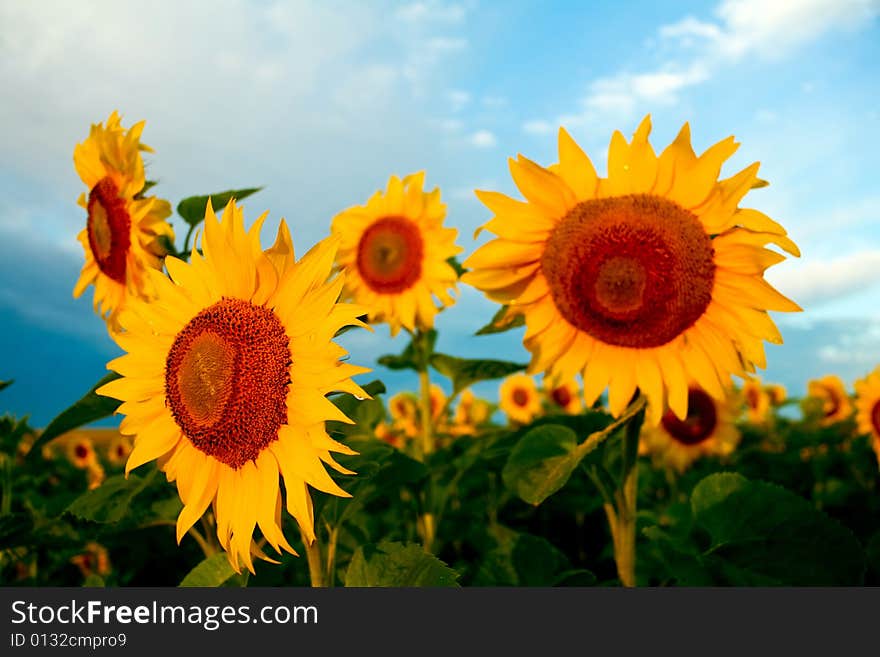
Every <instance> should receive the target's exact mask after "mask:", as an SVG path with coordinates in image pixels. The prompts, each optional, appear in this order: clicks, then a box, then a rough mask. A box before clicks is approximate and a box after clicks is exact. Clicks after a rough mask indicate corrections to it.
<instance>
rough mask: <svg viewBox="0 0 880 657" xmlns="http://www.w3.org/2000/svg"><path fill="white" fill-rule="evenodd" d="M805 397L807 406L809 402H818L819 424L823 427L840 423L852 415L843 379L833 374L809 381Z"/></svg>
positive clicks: (851, 407) (850, 403)
mask: <svg viewBox="0 0 880 657" xmlns="http://www.w3.org/2000/svg"><path fill="white" fill-rule="evenodd" d="M807 396H808V397H809V399H808V400H807V403H808V404H809V403H810V400H815V401H817V402H819V406H820V409H819V410H820V413H821V419H820V424H822V425H823V426H829V425H831V424H834V423H835V422H841V421H843V420H846V419H848V418H849V416H850V415H852V412H853V406H852V402H851V401H850V398H849V393H848V392H847V391H846V385H845V384H844V382H843V379H841V378H840V377H839V376H837V375H835V374H828V375H826V376H823V377H821V378H819V379H813V380H811V381H809V382H808V383H807Z"/></svg>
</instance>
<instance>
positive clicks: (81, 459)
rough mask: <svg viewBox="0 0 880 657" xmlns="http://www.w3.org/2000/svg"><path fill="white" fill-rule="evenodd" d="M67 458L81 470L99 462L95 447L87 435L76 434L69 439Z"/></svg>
mask: <svg viewBox="0 0 880 657" xmlns="http://www.w3.org/2000/svg"><path fill="white" fill-rule="evenodd" d="M67 458H68V460H70V462H71V463H73V465H74V466H75V467H77V468H79V469H81V470H86V469H88V468H89V467H90V466H91V465H92V464H93V463H96V462H97V457H96V455H95V447H94V445H93V444H92V441H91V439H89V438H88V437H87V436H85V435H80V434H74V435H73V436H71V437H70V438H69V439H68V441H67Z"/></svg>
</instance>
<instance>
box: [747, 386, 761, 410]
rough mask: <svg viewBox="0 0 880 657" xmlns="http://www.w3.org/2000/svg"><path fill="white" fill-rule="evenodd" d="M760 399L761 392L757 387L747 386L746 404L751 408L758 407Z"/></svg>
mask: <svg viewBox="0 0 880 657" xmlns="http://www.w3.org/2000/svg"><path fill="white" fill-rule="evenodd" d="M759 401H760V393H759V392H758V389H757V388H753V387H749V388H746V405H747V406H748V407H749V408H751V409H756V408H758V402H759Z"/></svg>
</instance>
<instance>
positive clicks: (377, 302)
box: [331, 172, 462, 335]
mask: <svg viewBox="0 0 880 657" xmlns="http://www.w3.org/2000/svg"><path fill="white" fill-rule="evenodd" d="M424 183H425V174H424V172H419V173H415V174H412V175H410V176H406V177H405V178H404V179H403V180H401V179H400V178H398V177H397V176H391V180H390V181H389V182H388V189H387V190H386V192H385V193H384V194H383V193H382V192H381V191H378V192H376V193H375V194H373V196H371V197H370V199H369V201H367V204H366V205H362V206H356V207H352V208H349V209H347V210H344V211H343V212H341V213H339V214H338V215H336V217H334V218H333V223H332V224H331V231H332V233H333V234H334V235H337V236H338V237H339V239H340V246H339V252H338V254H337V257H336V263H337V267H338V268H339V269H341V270H343V271H345V273H346V284H345V288H344V296H345V297H347V298H352V299H354V300H355V301H356V302H357V303H359V304H361V305H363V306H365V307H366V308H368V309H369V314H368V317H369V321H370V322H387V323H388V325H389V327H390V329H391V334H392V335H396V334H397V332H398V331H399V330H400V327H401V326H403V327H404V328H406V329H408V330H410V331H414V330H416V328H421V329H426V328H431V327H432V326H433V325H434V315H436V314H437V312H438V311H439V310H440V309H441V308H443V307H444V306H449V305H452V304H453V303H455V299H454V298H453V297H452V296H451V295H450V294H449V292H448V290H449V289H452V290H453V292H454V291H455V286H456V281H457V280H458V275H457V274H456V272H455V269H453V268H452V266H451V265H450V264H449V263H448V262H447V260H449V258H452V257H453V256H455V255H456V254H458V253H460V252H461V251H462V248H461V247H460V246H456V244H455V238H456V236H457V235H458V231H457V230H456V229H455V228H444V227H443V219H444V217H445V216H446V205H445V204H444V203H442V202H441V201H440V190H439V189H434V190H433V191H432V192H429V193H425V192H423V191H422V187H423V186H424ZM435 297H436V298H437V300H439V302H440V304H441V305H440V306H439V308H438V306H436V305H435V302H434V298H435Z"/></svg>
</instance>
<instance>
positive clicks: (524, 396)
mask: <svg viewBox="0 0 880 657" xmlns="http://www.w3.org/2000/svg"><path fill="white" fill-rule="evenodd" d="M511 397H512V399H513V403H514V404H516V405H517V406H525V405H526V404H528V403H529V392H528V390H524V389H522V388H517V389H516V390H514V391H513V395H511Z"/></svg>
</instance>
